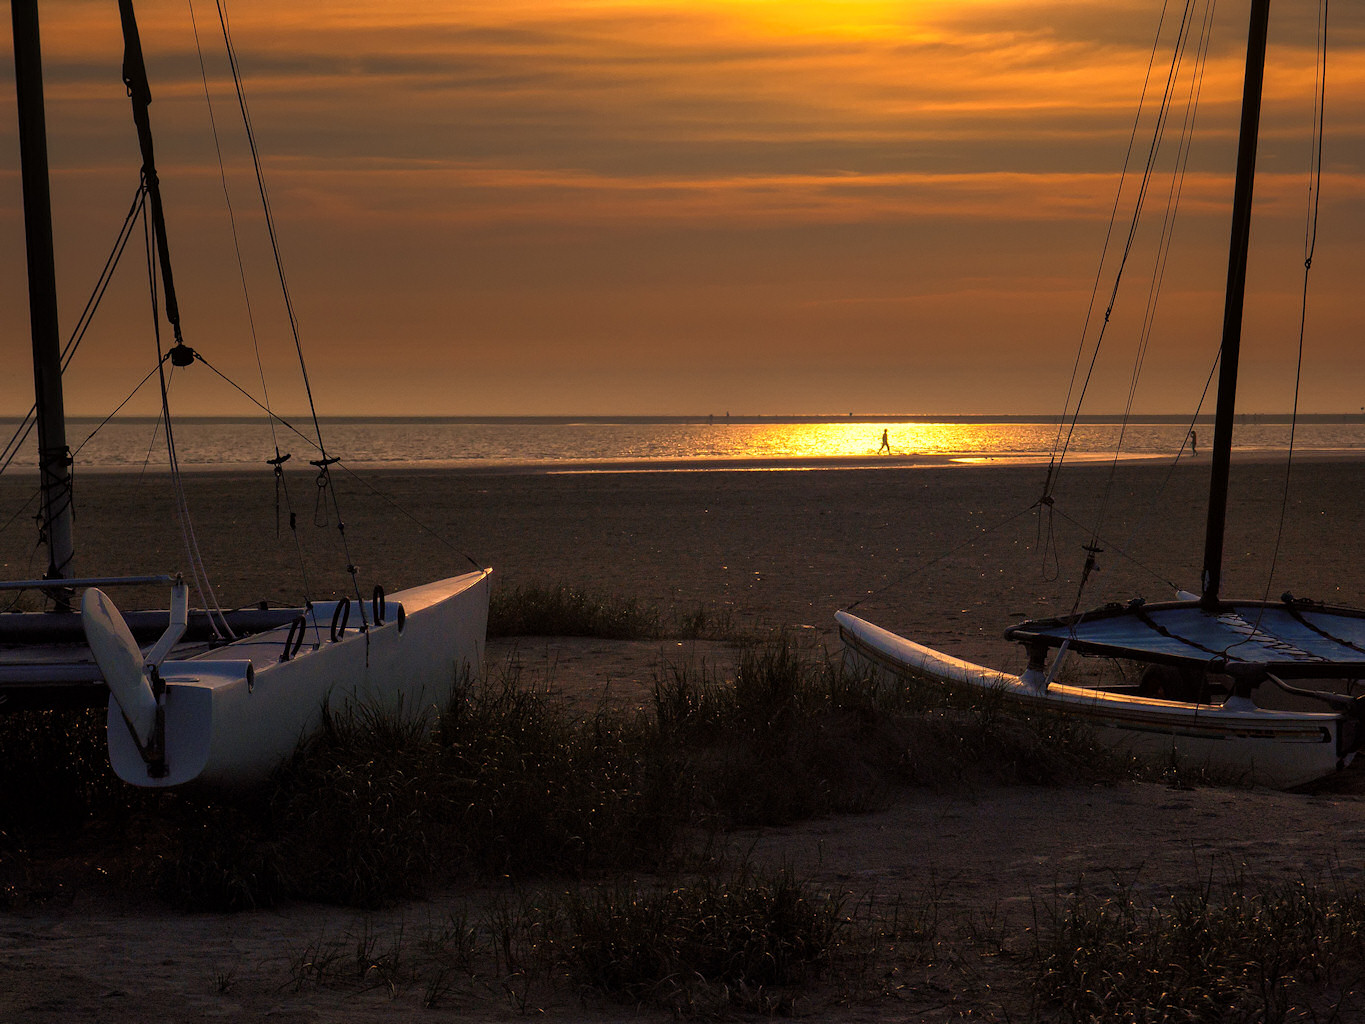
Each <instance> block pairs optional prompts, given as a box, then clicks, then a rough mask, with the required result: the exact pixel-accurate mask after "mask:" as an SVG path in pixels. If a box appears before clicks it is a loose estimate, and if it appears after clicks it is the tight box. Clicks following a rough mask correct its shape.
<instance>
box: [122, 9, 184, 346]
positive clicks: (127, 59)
mask: <svg viewBox="0 0 1365 1024" xmlns="http://www.w3.org/2000/svg"><path fill="white" fill-rule="evenodd" d="M118 10H119V20H120V22H121V23H122V25H123V84H124V85H125V86H127V88H128V98H129V99H130V100H132V103H133V123H134V124H135V125H136V126H137V141H138V147H139V148H140V149H141V151H142V184H143V187H144V188H145V189H146V190H147V198H148V199H150V200H151V204H152V234H153V235H154V236H155V238H156V255H157V262H158V263H160V264H161V282H162V288H163V292H164V295H163V301H164V302H165V304H166V319H167V320H168V321H169V322H170V325H171V330H172V332H173V333H174V336H175V353H174V359H175V363H176V365H177V366H186V365H188V364H189V362H190V361H191V360H193V358H194V355H193V353H192V352H190V351H189V350H188V349H187V348H185V340H184V338H183V337H181V333H180V304H179V303H178V302H177V301H176V298H175V277H174V275H173V274H172V273H171V251H170V246H169V244H168V243H167V241H166V214H165V212H164V210H163V207H162V205H161V182H160V180H159V179H158V178H157V176H156V154H155V149H154V148H153V146H152V122H151V118H150V115H149V111H148V109H147V108H148V107H149V106H151V103H152V88H151V86H150V85H148V84H147V65H146V64H145V63H144V62H143V59H142V40H141V38H140V37H139V35H138V31H137V18H136V17H135V16H134V14H133V0H118Z"/></svg>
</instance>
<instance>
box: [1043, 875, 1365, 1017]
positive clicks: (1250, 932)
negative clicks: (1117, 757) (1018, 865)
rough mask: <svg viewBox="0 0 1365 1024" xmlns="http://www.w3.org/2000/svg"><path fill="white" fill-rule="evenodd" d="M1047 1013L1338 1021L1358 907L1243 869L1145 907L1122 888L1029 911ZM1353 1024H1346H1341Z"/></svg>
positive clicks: (1350, 897) (1351, 900) (1353, 957)
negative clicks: (1259, 880) (1258, 879)
mask: <svg viewBox="0 0 1365 1024" xmlns="http://www.w3.org/2000/svg"><path fill="white" fill-rule="evenodd" d="M1037 914H1038V918H1039V921H1038V927H1037V929H1036V931H1035V935H1036V936H1037V942H1036V946H1035V949H1034V951H1033V960H1034V965H1035V968H1036V970H1037V982H1036V985H1037V992H1038V994H1039V996H1040V998H1041V1001H1042V1002H1043V1004H1044V1005H1047V1006H1050V1007H1053V1008H1056V1009H1058V1010H1060V1011H1062V1012H1063V1014H1064V1019H1068V1020H1073V1021H1101V1020H1115V1019H1127V1020H1182V1021H1202V1020H1209V1021H1214V1020H1216V1021H1220V1022H1252V1021H1258V1022H1260V1021H1284V1020H1339V1019H1343V1018H1342V1013H1343V1011H1348V1012H1349V1010H1350V1009H1352V1008H1356V1009H1358V1007H1357V1006H1355V1005H1354V1004H1358V1002H1359V999H1358V991H1357V990H1358V989H1359V986H1360V981H1361V978H1362V977H1363V976H1365V973H1363V972H1365V896H1362V894H1361V893H1360V891H1359V890H1358V889H1356V888H1355V887H1351V886H1346V885H1343V884H1340V883H1339V882H1337V881H1333V882H1330V883H1328V884H1315V883H1309V882H1307V881H1303V880H1298V881H1291V882H1279V883H1275V884H1271V885H1268V886H1263V887H1257V886H1255V885H1253V884H1252V883H1251V882H1250V881H1249V879H1248V878H1247V877H1246V875H1245V874H1244V873H1243V871H1242V870H1240V869H1235V868H1229V869H1228V870H1226V871H1224V872H1222V873H1213V872H1210V873H1209V874H1208V875H1207V876H1206V877H1205V878H1204V879H1203V881H1202V882H1201V883H1200V884H1197V885H1192V886H1189V887H1187V888H1185V889H1183V890H1180V891H1176V892H1172V893H1168V894H1165V895H1164V896H1163V897H1162V898H1160V899H1154V898H1153V897H1152V895H1151V894H1147V895H1145V896H1144V895H1140V894H1139V890H1138V888H1137V887H1136V886H1134V885H1133V884H1132V883H1130V882H1125V881H1116V882H1115V883H1114V884H1113V885H1112V886H1110V887H1109V889H1108V891H1107V892H1096V891H1093V890H1092V891H1084V890H1079V887H1078V891H1077V892H1075V893H1073V894H1070V895H1065V896H1057V897H1055V898H1054V899H1052V900H1050V901H1046V902H1044V903H1043V904H1041V905H1040V907H1039V908H1038V910H1037ZM1350 1019H1354V1018H1350Z"/></svg>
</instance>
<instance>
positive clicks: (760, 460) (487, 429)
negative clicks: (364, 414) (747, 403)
mask: <svg viewBox="0 0 1365 1024" xmlns="http://www.w3.org/2000/svg"><path fill="white" fill-rule="evenodd" d="M21 426H22V425H21V424H20V422H19V421H18V420H13V419H11V420H8V421H5V420H0V429H4V431H5V436H6V437H7V438H8V437H13V436H21V435H22V433H23V431H22V429H21ZM319 426H320V428H321V433H322V438H323V442H324V444H325V446H326V449H327V454H328V456H335V457H339V458H340V459H341V460H342V462H343V463H344V464H345V465H346V466H347V467H348V468H350V469H354V470H363V469H457V470H458V469H465V470H487V471H509V472H511V471H531V472H537V471H538V472H565V473H573V472H611V471H616V472H620V471H650V470H676V471H689V470H699V469H700V470H705V469H708V468H729V469H750V470H764V469H777V468H781V469H791V468H834V467H849V468H866V467H869V466H876V465H888V466H889V465H904V464H905V462H906V461H907V460H910V461H915V460H923V461H925V462H937V463H955V464H979V463H991V462H999V463H1013V462H1028V461H1037V460H1045V459H1047V458H1048V457H1049V456H1050V453H1051V452H1053V451H1054V450H1055V447H1056V445H1057V444H1058V442H1059V439H1060V438H1062V437H1063V436H1064V435H1063V432H1062V431H1061V430H1059V427H1058V424H1057V423H1056V421H1055V420H1053V421H1045V420H1041V419H1038V420H1028V419H1020V418H1013V419H1011V418H1006V417H998V418H992V417H982V418H942V419H933V418H907V417H885V418H876V417H833V416H831V417H789V418H782V417H758V416H753V417H729V416H702V417H690V418H689V417H655V418H651V417H501V418H487V419H472V418H461V419H424V418H416V417H413V418H373V419H354V418H347V419H323V420H321V421H320V422H319ZM883 432H885V435H886V441H887V445H888V446H889V448H890V452H889V456H890V457H889V458H888V452H887V451H886V450H885V449H884V448H883V447H882V437H883ZM1212 436H1213V428H1212V424H1211V423H1206V422H1202V421H1201V422H1196V423H1194V425H1193V431H1191V424H1190V422H1189V421H1188V420H1186V421H1175V420H1173V419H1170V420H1162V419H1160V418H1151V419H1148V420H1144V421H1142V422H1137V423H1134V422H1129V423H1128V424H1127V425H1126V426H1125V425H1123V424H1121V423H1119V422H1110V421H1098V422H1082V423H1078V424H1077V425H1076V427H1075V428H1074V430H1071V431H1069V440H1068V457H1069V458H1079V459H1092V460H1093V459H1107V458H1112V457H1113V456H1114V455H1115V454H1116V453H1119V454H1122V455H1123V456H1125V457H1130V458H1150V459H1160V458H1169V457H1173V456H1175V455H1177V454H1179V453H1181V450H1182V446H1183V448H1184V453H1185V454H1187V455H1188V454H1189V450H1190V445H1191V443H1192V442H1193V445H1194V449H1195V453H1196V454H1206V453H1207V446H1208V443H1209V442H1210V441H1211V440H1212ZM173 439H174V445H175V450H176V454H177V459H178V462H179V465H180V467H181V468H182V469H187V470H212V469H220V470H236V469H246V468H252V467H259V466H261V465H262V464H263V463H264V462H265V461H266V460H268V459H271V458H273V457H274V456H275V454H276V451H277V450H278V451H279V452H280V453H281V454H289V455H290V464H286V465H287V468H290V469H292V468H294V467H296V466H301V465H302V464H304V463H306V462H309V461H312V460H314V459H317V458H318V448H317V441H316V433H315V430H314V424H313V421H312V420H311V419H307V418H303V419H293V420H287V421H285V422H284V423H278V422H277V423H275V424H274V425H273V427H272V425H271V423H270V422H269V421H267V420H265V419H207V418H195V419H189V420H182V421H177V422H176V423H175V424H174V429H173ZM67 440H68V444H69V446H70V447H71V449H72V451H73V454H74V457H75V461H76V465H77V466H78V467H79V468H80V469H82V470H97V471H123V472H127V471H144V470H145V471H149V472H157V471H164V470H165V468H166V466H167V464H168V460H167V454H166V452H167V444H166V435H165V431H164V429H163V428H162V425H161V424H160V423H159V422H158V421H157V420H155V419H151V418H126V419H114V420H110V421H108V422H100V421H98V420H93V419H91V420H84V419H73V420H71V421H69V422H68V436H67ZM1290 440H1291V430H1290V425H1289V423H1288V422H1286V418H1285V417H1254V416H1244V417H1241V418H1239V421H1238V423H1237V425H1236V427H1235V429H1234V433H1233V447H1234V452H1235V453H1271V454H1273V453H1278V452H1285V451H1287V450H1288V449H1289V446H1290ZM1293 447H1294V450H1295V452H1297V453H1300V454H1324V453H1326V454H1339V455H1345V456H1350V455H1352V454H1360V455H1365V417H1361V416H1349V417H1313V418H1310V419H1309V420H1308V421H1306V422H1304V421H1300V422H1299V423H1298V424H1297V426H1296V427H1295V428H1294V431H1293ZM36 448H37V445H36V440H35V437H34V436H33V434H32V433H31V432H30V433H29V434H28V436H27V437H23V439H22V441H21V442H20V443H18V444H17V446H16V445H12V446H11V448H10V449H7V450H6V454H5V458H9V457H10V456H11V455H12V456H13V458H12V462H13V465H12V467H10V468H11V469H12V470H13V469H18V470H23V469H26V468H27V467H31V466H33V465H35V464H36V459H37V455H36Z"/></svg>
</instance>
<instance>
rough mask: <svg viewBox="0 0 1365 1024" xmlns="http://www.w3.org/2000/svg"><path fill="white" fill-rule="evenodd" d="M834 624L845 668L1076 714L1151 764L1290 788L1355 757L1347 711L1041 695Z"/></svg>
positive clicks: (1095, 693)
mask: <svg viewBox="0 0 1365 1024" xmlns="http://www.w3.org/2000/svg"><path fill="white" fill-rule="evenodd" d="M835 618H836V619H837V621H838V623H839V636H840V638H841V639H842V640H843V643H844V658H845V663H846V664H849V665H850V666H852V667H854V668H857V669H862V670H870V671H872V672H874V673H876V674H878V675H883V676H890V677H892V678H900V679H904V678H920V679H929V680H936V681H939V682H943V683H948V684H950V685H957V686H963V687H975V688H978V689H982V690H991V691H993V692H996V693H998V694H1000V696H1001V697H1002V698H1003V699H1005V700H1007V701H1009V702H1011V703H1013V704H1015V705H1016V706H1017V707H1019V708H1020V709H1021V710H1025V711H1039V712H1044V713H1048V714H1057V713H1059V712H1060V713H1064V714H1070V715H1074V716H1076V717H1078V718H1079V719H1081V720H1082V721H1084V722H1085V723H1086V724H1088V725H1089V726H1091V727H1092V728H1093V729H1094V731H1095V735H1096V736H1097V737H1098V739H1099V740H1100V741H1101V742H1103V743H1105V744H1106V745H1108V746H1110V747H1112V748H1114V749H1115V750H1116V751H1118V752H1121V753H1124V754H1131V755H1133V756H1135V757H1138V758H1140V759H1142V760H1144V761H1149V762H1152V763H1157V764H1161V763H1172V762H1174V763H1179V764H1181V765H1184V766H1187V767H1192V768H1204V769H1208V770H1210V771H1212V772H1215V773H1218V774H1220V775H1222V774H1226V775H1229V776H1231V777H1233V778H1236V779H1239V780H1242V781H1245V782H1250V783H1256V784H1259V785H1264V786H1270V787H1273V788H1276V789H1290V788H1292V787H1295V786H1302V785H1305V784H1307V783H1310V782H1314V781H1316V780H1318V779H1321V778H1324V777H1326V776H1328V775H1331V774H1333V773H1334V772H1336V771H1338V770H1340V769H1342V768H1344V767H1346V765H1348V764H1349V763H1350V762H1351V759H1352V757H1354V754H1353V753H1351V752H1347V753H1342V752H1341V749H1342V726H1343V723H1344V720H1343V716H1341V715H1338V714H1332V713H1324V712H1296V711H1272V710H1267V709H1264V708H1258V707H1256V706H1255V705H1254V704H1252V703H1251V701H1249V700H1236V699H1230V700H1229V701H1227V702H1226V703H1225V704H1222V705H1208V704H1185V703H1180V702H1177V701H1167V700H1158V699H1155V698H1149V697H1138V696H1130V695H1127V694H1120V693H1109V692H1106V691H1104V690H1096V689H1089V688H1085V687H1078V686H1063V685H1060V684H1058V683H1050V684H1048V685H1047V687H1046V689H1043V690H1039V689H1036V688H1035V687H1034V686H1033V685H1032V684H1031V683H1028V682H1025V681H1024V680H1023V679H1021V678H1020V677H1019V676H1016V675H1011V674H1009V673H1006V672H998V671H995V670H993V669H988V668H983V667H982V666H980V665H973V664H972V663H971V662H967V661H963V660H961V659H959V658H954V657H951V656H949V655H946V654H942V653H940V652H939V651H935V650H933V649H932V648H929V647H924V646H922V645H921V644H917V643H914V642H913V641H910V640H907V639H905V638H904V637H902V636H898V635H897V634H895V633H892V632H890V631H888V630H885V629H882V628H881V627H879V626H874V625H872V624H871V623H870V622H866V621H864V620H862V619H859V618H857V617H856V616H853V615H849V614H848V613H847V612H837V613H836V614H835Z"/></svg>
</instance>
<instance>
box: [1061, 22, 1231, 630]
mask: <svg viewBox="0 0 1365 1024" xmlns="http://www.w3.org/2000/svg"><path fill="white" fill-rule="evenodd" d="M1214 6H1215V5H1214V4H1213V3H1209V2H1205V4H1204V18H1203V24H1202V26H1201V28H1200V31H1199V39H1198V42H1197V43H1196V45H1195V53H1194V60H1193V68H1192V69H1191V73H1190V76H1189V88H1188V92H1187V94H1186V97H1185V105H1184V106H1185V113H1184V120H1183V123H1182V124H1181V127H1180V134H1179V137H1178V141H1177V144H1176V157H1175V162H1174V166H1173V168H1172V171H1171V181H1170V187H1169V189H1168V191H1167V195H1166V208H1165V213H1164V215H1163V217H1162V222H1161V231H1160V236H1159V238H1158V242H1157V249H1156V258H1155V259H1154V260H1153V263H1152V276H1151V279H1150V281H1149V283H1148V288H1147V303H1146V307H1145V309H1144V310H1143V316H1142V324H1141V328H1140V329H1139V332H1138V344H1137V348H1136V351H1135V353H1134V357H1133V368H1132V372H1131V374H1130V376H1129V381H1128V394H1127V396H1126V399H1125V403H1124V408H1123V418H1122V421H1121V423H1120V426H1119V435H1118V439H1117V441H1116V443H1115V446H1114V457H1113V458H1112V459H1111V460H1110V463H1109V473H1108V475H1107V477H1106V481H1105V486H1104V489H1103V491H1102V495H1101V500H1100V506H1099V510H1098V512H1097V514H1096V516H1095V526H1094V535H1093V537H1092V542H1091V543H1092V545H1093V544H1094V543H1095V542H1096V540H1097V539H1098V537H1099V535H1100V533H1101V532H1102V530H1103V523H1104V520H1105V518H1106V516H1107V515H1108V510H1109V507H1110V503H1111V501H1112V498H1113V492H1114V486H1115V483H1116V481H1117V473H1118V467H1119V459H1120V457H1121V455H1122V452H1123V447H1124V442H1125V440H1126V438H1127V434H1128V424H1129V420H1130V419H1131V417H1132V414H1133V408H1134V406H1135V404H1136V402H1137V393H1138V383H1139V381H1140V380H1141V377H1142V368H1143V365H1144V363H1145V362H1146V358H1147V350H1148V348H1149V346H1150V343H1151V339H1152V332H1153V329H1154V326H1155V322H1156V312H1157V308H1158V306H1159V305H1160V299H1161V287H1162V284H1163V283H1164V281H1165V276H1166V266H1167V263H1168V261H1169V259H1170V252H1171V245H1172V242H1173V241H1174V237H1175V222H1176V215H1177V213H1178V211H1179V207H1180V198H1181V195H1182V194H1183V191H1184V185H1185V174H1186V171H1187V170H1188V168H1189V160H1190V151H1191V149H1192V143H1193V134H1194V126H1195V121H1196V119H1197V115H1198V110H1199V98H1200V95H1201V92H1202V88H1203V81H1204V70H1205V67H1206V64H1207V58H1208V47H1209V40H1210V37H1211V31H1210V30H1211V28H1212V15H1213V9H1214ZM1188 38H1189V32H1188V31H1187V32H1186V34H1185V37H1184V39H1183V40H1182V41H1181V43H1179V44H1178V46H1177V53H1176V57H1175V61H1176V64H1177V67H1176V70H1175V75H1176V77H1177V78H1178V77H1179V74H1180V68H1179V66H1180V65H1183V64H1184V61H1185V53H1186V51H1187V49H1188ZM1210 379H1212V378H1210ZM1205 392H1206V393H1207V384H1206V386H1205ZM1201 405H1202V402H1201ZM1190 429H1191V430H1192V429H1193V427H1191V428H1190ZM1188 438H1189V434H1188V432H1187V433H1186V435H1185V438H1184V439H1182V441H1181V445H1180V451H1179V452H1178V453H1177V454H1176V460H1179V458H1180V456H1181V455H1182V454H1183V453H1184V451H1185V441H1186V440H1188ZM1148 507H1149V508H1150V507H1151V506H1150V505H1149V506H1148ZM1079 600H1080V594H1077V602H1078V603H1079Z"/></svg>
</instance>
